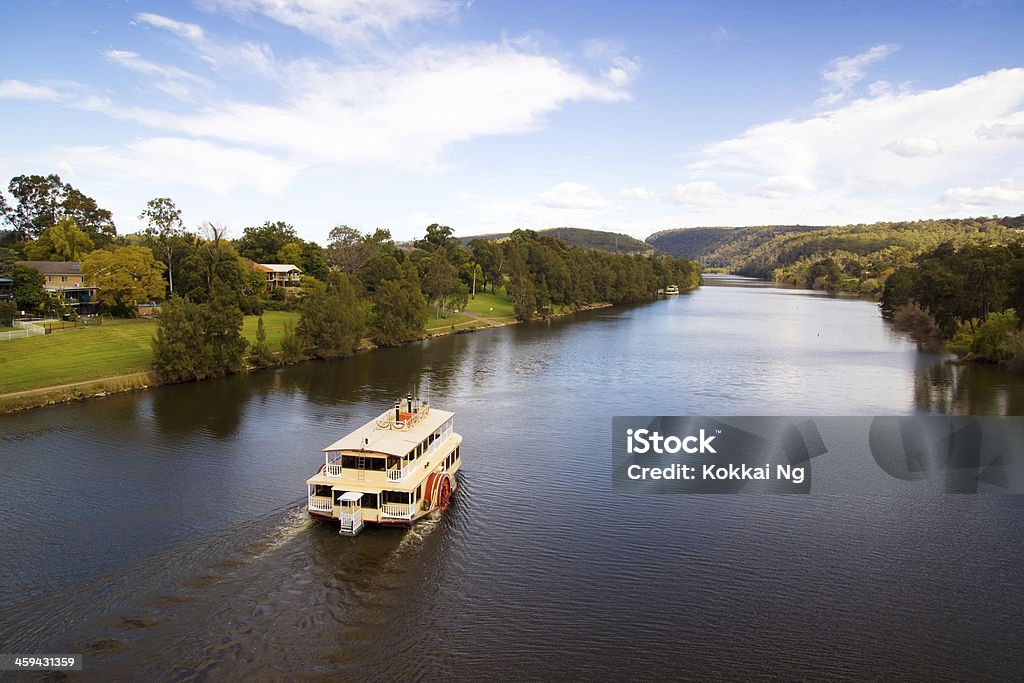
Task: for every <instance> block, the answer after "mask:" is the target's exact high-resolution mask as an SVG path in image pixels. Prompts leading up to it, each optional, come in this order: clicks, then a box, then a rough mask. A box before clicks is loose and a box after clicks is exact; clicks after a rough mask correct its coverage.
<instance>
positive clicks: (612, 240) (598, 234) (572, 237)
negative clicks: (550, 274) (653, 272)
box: [459, 228, 654, 254]
mask: <svg viewBox="0 0 1024 683" xmlns="http://www.w3.org/2000/svg"><path fill="white" fill-rule="evenodd" d="M511 234H512V233H511V232H501V233H491V234H489V235H470V236H468V237H461V238H459V239H460V241H461V242H462V246H466V245H467V244H469V243H470V242H472V241H473V240H475V239H485V240H503V239H505V238H507V237H508V236H509V235H511ZM537 234H538V235H547V236H548V237H554V238H555V239H560V240H562V241H563V242H565V243H566V245H568V246H570V247H580V248H582V249H597V250H598V251H607V252H609V253H612V254H647V253H651V252H653V251H654V248H653V247H652V246H651V245H649V244H647V243H645V242H641V241H640V240H638V239H636V238H635V237H630V236H629V235H624V234H622V233H618V232H605V231H604V230H587V229H585V228H548V229H547V230H538V231H537Z"/></svg>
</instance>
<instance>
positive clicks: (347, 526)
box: [338, 510, 363, 534]
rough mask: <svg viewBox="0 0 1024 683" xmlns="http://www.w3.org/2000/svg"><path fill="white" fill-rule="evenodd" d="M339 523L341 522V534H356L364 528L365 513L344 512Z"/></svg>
mask: <svg viewBox="0 0 1024 683" xmlns="http://www.w3.org/2000/svg"><path fill="white" fill-rule="evenodd" d="M338 521H340V522H341V533H343V534H355V533H357V532H358V531H359V528H360V527H361V526H363V511H362V510H354V511H352V512H342V513H341V514H340V515H338Z"/></svg>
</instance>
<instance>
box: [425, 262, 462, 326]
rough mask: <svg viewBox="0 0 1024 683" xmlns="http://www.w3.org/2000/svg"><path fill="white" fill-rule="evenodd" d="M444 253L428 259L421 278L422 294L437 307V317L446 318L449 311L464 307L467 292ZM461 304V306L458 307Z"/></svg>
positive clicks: (456, 271) (457, 272)
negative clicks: (424, 272)
mask: <svg viewBox="0 0 1024 683" xmlns="http://www.w3.org/2000/svg"><path fill="white" fill-rule="evenodd" d="M446 256H447V255H446V254H445V253H444V252H435V253H434V254H432V255H431V256H429V257H427V258H428V259H429V264H428V266H427V269H426V274H425V276H424V278H423V293H424V294H426V296H427V299H428V300H429V301H431V302H433V303H434V305H435V306H436V307H437V317H439V318H444V317H447V315H448V311H449V310H454V309H456V308H462V306H465V302H466V298H467V296H468V290H467V288H466V286H465V285H464V284H462V281H461V280H460V279H459V271H458V270H457V269H456V268H455V266H454V265H452V263H451V261H449V260H448V259H447V257H446ZM460 303H461V306H460V305H459V304H460Z"/></svg>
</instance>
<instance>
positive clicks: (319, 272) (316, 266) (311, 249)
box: [295, 242, 331, 282]
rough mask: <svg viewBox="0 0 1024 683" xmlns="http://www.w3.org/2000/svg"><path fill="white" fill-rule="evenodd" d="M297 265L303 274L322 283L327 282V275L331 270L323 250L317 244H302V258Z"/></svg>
mask: <svg viewBox="0 0 1024 683" xmlns="http://www.w3.org/2000/svg"><path fill="white" fill-rule="evenodd" d="M295 265H297V266H298V267H299V268H301V269H302V272H303V274H305V275H308V276H310V277H315V278H316V279H317V280H320V282H325V281H326V280H327V274H328V273H329V272H330V270H331V267H330V265H329V264H328V263H327V256H326V255H325V253H324V250H323V248H322V247H321V246H320V245H319V244H317V243H316V242H303V243H302V256H301V257H300V258H299V262H298V263H297V264H295Z"/></svg>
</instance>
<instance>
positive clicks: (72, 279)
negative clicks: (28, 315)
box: [17, 261, 99, 313]
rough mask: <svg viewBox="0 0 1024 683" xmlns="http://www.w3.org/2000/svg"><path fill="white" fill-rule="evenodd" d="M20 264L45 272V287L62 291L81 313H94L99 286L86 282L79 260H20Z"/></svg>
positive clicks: (65, 297)
mask: <svg viewBox="0 0 1024 683" xmlns="http://www.w3.org/2000/svg"><path fill="white" fill-rule="evenodd" d="M17 263H18V265H19V266H25V267H26V268H32V269H33V270H38V271H39V272H40V273H42V274H43V289H45V290H46V291H47V292H51V293H54V294H56V293H61V294H63V296H64V300H65V301H67V302H68V304H70V305H71V306H72V307H73V308H74V309H75V310H77V311H78V312H79V313H92V312H93V308H94V307H95V303H96V292H97V291H98V290H99V288H98V287H92V286H89V285H88V284H86V282H85V278H84V277H83V276H82V264H81V263H79V262H78V261H18V262H17Z"/></svg>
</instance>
